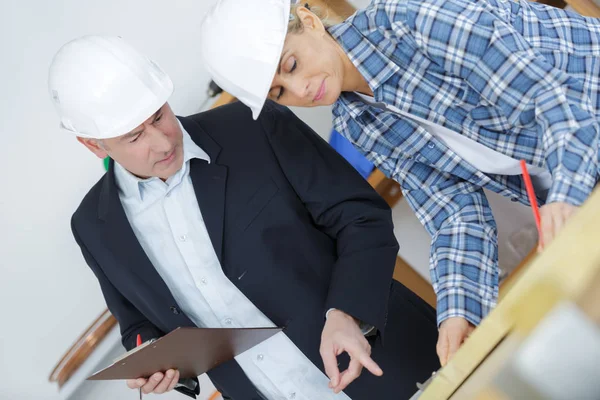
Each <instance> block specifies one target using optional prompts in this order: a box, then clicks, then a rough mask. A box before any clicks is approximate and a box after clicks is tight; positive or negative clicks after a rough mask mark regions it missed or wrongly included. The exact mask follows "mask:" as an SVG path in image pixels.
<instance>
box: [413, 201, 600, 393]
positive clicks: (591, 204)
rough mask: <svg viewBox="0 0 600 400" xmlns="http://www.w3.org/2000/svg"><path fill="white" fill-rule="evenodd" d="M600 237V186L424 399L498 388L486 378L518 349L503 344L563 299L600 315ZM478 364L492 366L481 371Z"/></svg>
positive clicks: (527, 329)
mask: <svg viewBox="0 0 600 400" xmlns="http://www.w3.org/2000/svg"><path fill="white" fill-rule="evenodd" d="M599 238H600V190H596V191H595V192H594V193H593V194H592V196H591V197H590V198H589V199H588V201H587V202H586V203H585V204H584V205H583V206H582V207H581V209H580V210H579V211H578V212H577V213H576V214H575V215H574V216H573V217H572V218H571V220H569V222H568V223H567V224H566V226H565V227H564V228H563V230H562V231H561V232H560V233H559V235H558V236H557V238H556V239H555V241H554V242H553V243H551V244H550V245H549V246H548V247H547V248H546V249H545V250H544V252H543V253H542V254H540V255H538V256H537V257H535V258H534V259H533V260H532V262H531V263H530V264H529V265H528V266H527V267H526V268H525V270H524V272H523V273H522V274H521V276H520V278H519V279H517V280H516V282H514V283H513V285H512V287H511V289H510V291H509V292H508V293H507V294H506V296H505V297H504V298H503V299H502V301H501V302H500V303H499V304H498V306H497V307H496V309H495V310H493V311H492V312H491V313H490V314H489V315H488V316H487V317H486V318H485V319H484V320H483V322H482V324H481V325H480V326H479V327H478V328H477V329H475V331H474V332H473V334H472V335H471V336H470V338H469V339H468V340H467V341H466V342H465V344H464V345H463V346H462V347H461V348H460V349H459V351H458V352H457V353H456V355H455V356H454V358H453V359H452V360H451V361H450V362H449V363H448V365H447V366H446V367H444V368H443V369H442V370H441V371H440V372H439V373H438V375H437V377H436V378H435V379H434V380H433V381H432V382H431V385H430V386H429V387H428V388H427V390H426V391H425V392H424V393H423V395H422V396H421V398H420V400H440V399H448V398H459V397H451V396H452V395H453V394H454V393H457V394H459V393H460V392H459V391H458V390H459V389H460V388H461V387H462V386H463V385H464V386H465V387H467V385H468V387H469V388H470V389H469V393H478V394H477V396H476V397H464V396H463V397H460V398H461V399H463V398H464V399H468V398H482V397H481V396H485V393H486V391H487V390H488V389H490V390H491V391H496V392H497V391H498V388H492V387H491V386H490V385H489V384H487V383H486V382H487V380H486V379H483V376H487V377H489V376H490V375H491V374H494V373H495V372H497V371H498V369H499V368H500V366H502V365H503V364H504V362H503V361H502V360H503V359H504V360H506V357H507V356H508V355H510V354H511V353H512V351H513V350H514V349H511V350H507V349H506V348H505V346H502V345H500V344H501V343H502V342H503V340H504V339H505V338H509V337H510V338H511V340H515V338H517V339H516V340H518V339H519V338H520V339H521V340H522V338H524V337H526V336H527V335H528V334H529V333H530V332H531V331H532V330H533V329H534V328H535V326H537V324H538V323H539V322H540V321H541V320H542V319H543V318H544V316H545V315H546V314H547V313H548V312H549V311H550V310H552V309H553V307H554V306H555V305H556V304H558V302H559V301H563V300H566V301H573V302H575V303H576V304H578V305H579V306H580V308H581V309H582V310H583V311H584V312H586V313H588V315H590V317H592V315H594V316H595V317H596V318H600V315H598V314H600V311H598V309H599V308H600V295H598V292H600V245H598V241H599ZM497 346H498V347H497ZM496 347H497V348H496ZM487 360H496V362H492V363H490V362H489V361H487ZM498 360H500V361H499V362H498ZM486 361H487V362H486ZM491 364H493V365H491ZM480 366H482V368H483V367H486V368H487V369H488V370H487V372H486V371H484V373H483V375H481V370H479V367H480ZM478 376H479V378H478ZM463 390H464V389H463ZM483 398H485V397H483Z"/></svg>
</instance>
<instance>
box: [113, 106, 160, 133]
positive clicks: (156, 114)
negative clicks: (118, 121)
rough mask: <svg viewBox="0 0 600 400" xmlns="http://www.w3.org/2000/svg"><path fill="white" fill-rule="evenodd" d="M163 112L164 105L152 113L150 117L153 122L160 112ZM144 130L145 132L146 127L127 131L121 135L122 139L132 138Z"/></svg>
mask: <svg viewBox="0 0 600 400" xmlns="http://www.w3.org/2000/svg"><path fill="white" fill-rule="evenodd" d="M161 112H162V107H161V108H159V109H158V110H156V112H155V113H154V114H152V116H151V117H150V118H152V122H154V121H156V118H157V117H158V114H160V113H161ZM142 132H144V128H142V129H139V130H134V131H131V132H129V133H126V134H125V135H123V136H121V140H125V139H130V138H132V137H134V136H136V135H139V134H140V133H142Z"/></svg>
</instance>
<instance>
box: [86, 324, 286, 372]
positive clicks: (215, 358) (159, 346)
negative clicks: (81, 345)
mask: <svg viewBox="0 0 600 400" xmlns="http://www.w3.org/2000/svg"><path fill="white" fill-rule="evenodd" d="M281 330H282V328H177V329H175V330H174V331H172V332H170V333H169V334H167V335H165V336H163V337H161V338H160V339H157V340H155V341H148V342H146V343H144V344H142V345H141V346H139V347H136V348H134V349H132V350H131V351H129V352H127V353H125V354H124V355H123V356H122V357H120V358H119V359H117V360H116V361H115V362H113V363H112V364H111V365H109V366H108V367H106V368H104V369H102V370H100V371H98V372H96V373H95V374H93V375H92V376H90V377H88V378H87V379H88V380H112V379H137V378H141V377H149V376H151V375H152V374H153V373H155V372H157V371H166V370H168V369H171V368H173V369H177V370H179V373H180V377H181V378H195V377H197V376H198V375H202V374H203V373H205V372H207V371H209V370H211V369H212V368H214V367H216V366H218V365H219V364H222V363H224V362H226V361H229V360H231V359H233V358H234V357H235V356H237V355H239V354H241V353H243V352H245V351H246V350H248V349H250V348H252V347H254V346H256V345H257V344H259V343H261V342H263V341H265V340H267V339H268V338H270V337H271V336H273V335H275V334H277V333H279V332H281Z"/></svg>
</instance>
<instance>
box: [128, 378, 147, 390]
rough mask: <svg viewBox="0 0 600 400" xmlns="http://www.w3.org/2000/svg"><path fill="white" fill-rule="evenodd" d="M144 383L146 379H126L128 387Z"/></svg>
mask: <svg viewBox="0 0 600 400" xmlns="http://www.w3.org/2000/svg"><path fill="white" fill-rule="evenodd" d="M145 384H146V379H144V378H137V379H127V387H128V388H129V389H138V388H141V387H142V386H144V385H145Z"/></svg>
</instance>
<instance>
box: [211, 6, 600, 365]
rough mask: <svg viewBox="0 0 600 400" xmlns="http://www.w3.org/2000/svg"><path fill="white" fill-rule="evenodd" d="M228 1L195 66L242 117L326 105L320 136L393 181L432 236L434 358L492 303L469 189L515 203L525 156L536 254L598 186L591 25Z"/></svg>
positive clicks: (526, 16)
mask: <svg viewBox="0 0 600 400" xmlns="http://www.w3.org/2000/svg"><path fill="white" fill-rule="evenodd" d="M234 3H235V4H234ZM243 3H245V2H244V1H243V0H237V1H236V0H222V1H221V2H220V3H219V4H218V5H217V6H216V7H215V8H214V9H213V10H212V11H211V12H210V13H209V15H208V16H207V18H206V19H205V21H204V23H203V29H202V35H203V36H202V41H203V51H204V56H205V60H206V62H207V66H208V69H209V71H210V72H211V74H212V75H213V76H214V79H215V81H216V82H217V83H218V84H219V85H221V86H222V87H223V88H224V89H225V90H227V91H229V92H231V93H232V94H233V95H235V96H237V97H238V98H239V99H240V100H241V101H243V102H244V103H246V104H247V105H248V106H250V108H251V109H252V112H253V114H254V116H255V117H256V116H257V115H258V113H259V112H260V110H261V107H262V105H263V104H264V102H265V100H266V99H267V98H268V99H271V100H273V101H276V102H278V103H280V104H283V105H288V106H303V107H313V106H319V105H329V104H333V115H334V127H335V129H336V130H337V131H338V132H340V133H342V134H343V135H344V136H345V137H347V138H348V139H349V140H350V141H351V142H352V143H353V144H354V145H355V146H356V147H357V148H358V149H359V150H361V151H362V152H363V153H364V154H365V155H366V156H367V157H368V158H369V159H371V160H372V161H373V162H374V163H375V164H376V165H377V166H378V167H379V168H380V169H381V170H383V171H384V172H385V173H386V174H387V175H388V176H391V177H393V178H394V179H395V180H397V181H398V182H399V183H400V184H401V186H402V190H403V193H404V196H405V197H406V198H407V200H408V202H409V203H410V205H411V207H412V208H413V210H414V211H415V213H416V215H417V216H418V217H419V219H420V220H421V222H422V223H423V224H424V226H425V227H426V229H427V230H428V232H429V233H430V234H431V235H432V245H431V278H432V281H433V285H434V289H435V291H436V294H437V312H438V324H439V326H440V336H439V340H438V345H437V350H438V355H439V356H440V360H441V362H442V364H445V363H446V361H447V359H448V357H449V356H450V355H452V354H453V353H454V351H456V349H457V348H458V347H459V346H460V344H461V343H462V342H463V340H464V339H465V338H466V337H467V336H468V335H469V333H470V331H471V330H472V329H473V326H474V325H477V324H479V322H480V321H481V319H482V318H483V317H484V316H485V315H486V314H487V313H488V312H489V311H490V310H491V308H492V307H493V306H494V305H495V304H496V300H497V294H498V268H497V262H498V261H497V233H496V224H495V222H494V218H493V216H492V212H491V210H490V207H489V205H488V202H487V200H486V197H485V195H484V192H483V188H487V189H489V190H492V191H494V192H497V193H500V194H502V195H504V196H507V197H509V198H510V199H511V200H513V201H518V202H521V203H523V204H527V205H529V202H528V200H527V195H526V191H525V187H524V185H523V183H522V180H521V177H520V176H519V174H520V169H519V160H521V159H523V160H525V161H526V162H527V164H528V168H529V171H530V173H531V174H532V177H533V179H534V184H535V186H536V194H537V197H538V201H539V202H540V203H541V204H544V205H543V207H542V209H541V215H542V237H541V238H540V248H539V249H541V246H542V244H544V245H547V244H548V243H550V242H551V241H552V239H553V238H554V236H555V235H556V233H557V232H558V231H559V230H560V228H561V227H562V226H563V224H564V223H565V221H566V220H567V219H568V218H569V217H570V216H571V215H572V214H573V212H575V210H576V209H577V207H578V206H580V205H581V204H582V203H583V202H584V201H585V199H586V198H587V197H588V196H589V195H590V193H591V192H592V190H593V188H594V186H595V185H596V182H597V181H598V173H599V171H598V169H599V168H598V166H599V162H598V138H599V127H598V116H599V114H600V21H599V20H596V19H592V18H584V17H581V16H579V15H576V14H574V13H570V12H567V11H564V10H559V9H555V8H551V7H548V6H544V5H541V4H536V3H529V2H526V1H512V0H511V1H509V0H479V1H472V0H428V1H422V0H374V1H373V2H372V3H371V4H370V5H369V6H368V7H367V8H366V9H364V10H360V11H357V12H356V13H355V14H354V15H353V16H351V17H350V18H349V19H347V20H346V21H344V22H342V23H340V24H337V25H334V26H327V24H325V23H324V22H323V21H322V20H321V19H320V18H319V17H318V16H317V15H315V14H314V13H313V12H311V10H309V9H308V8H307V7H302V6H300V7H298V6H293V7H292V11H291V13H288V12H286V9H287V4H285V2H282V1H280V2H278V1H273V0H265V1H261V2H256V1H254V2H248V3H251V4H252V6H253V7H254V9H250V8H249V7H244V6H242V4H243ZM227 4H229V7H227V6H226V5H227ZM224 32H225V33H224Z"/></svg>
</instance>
